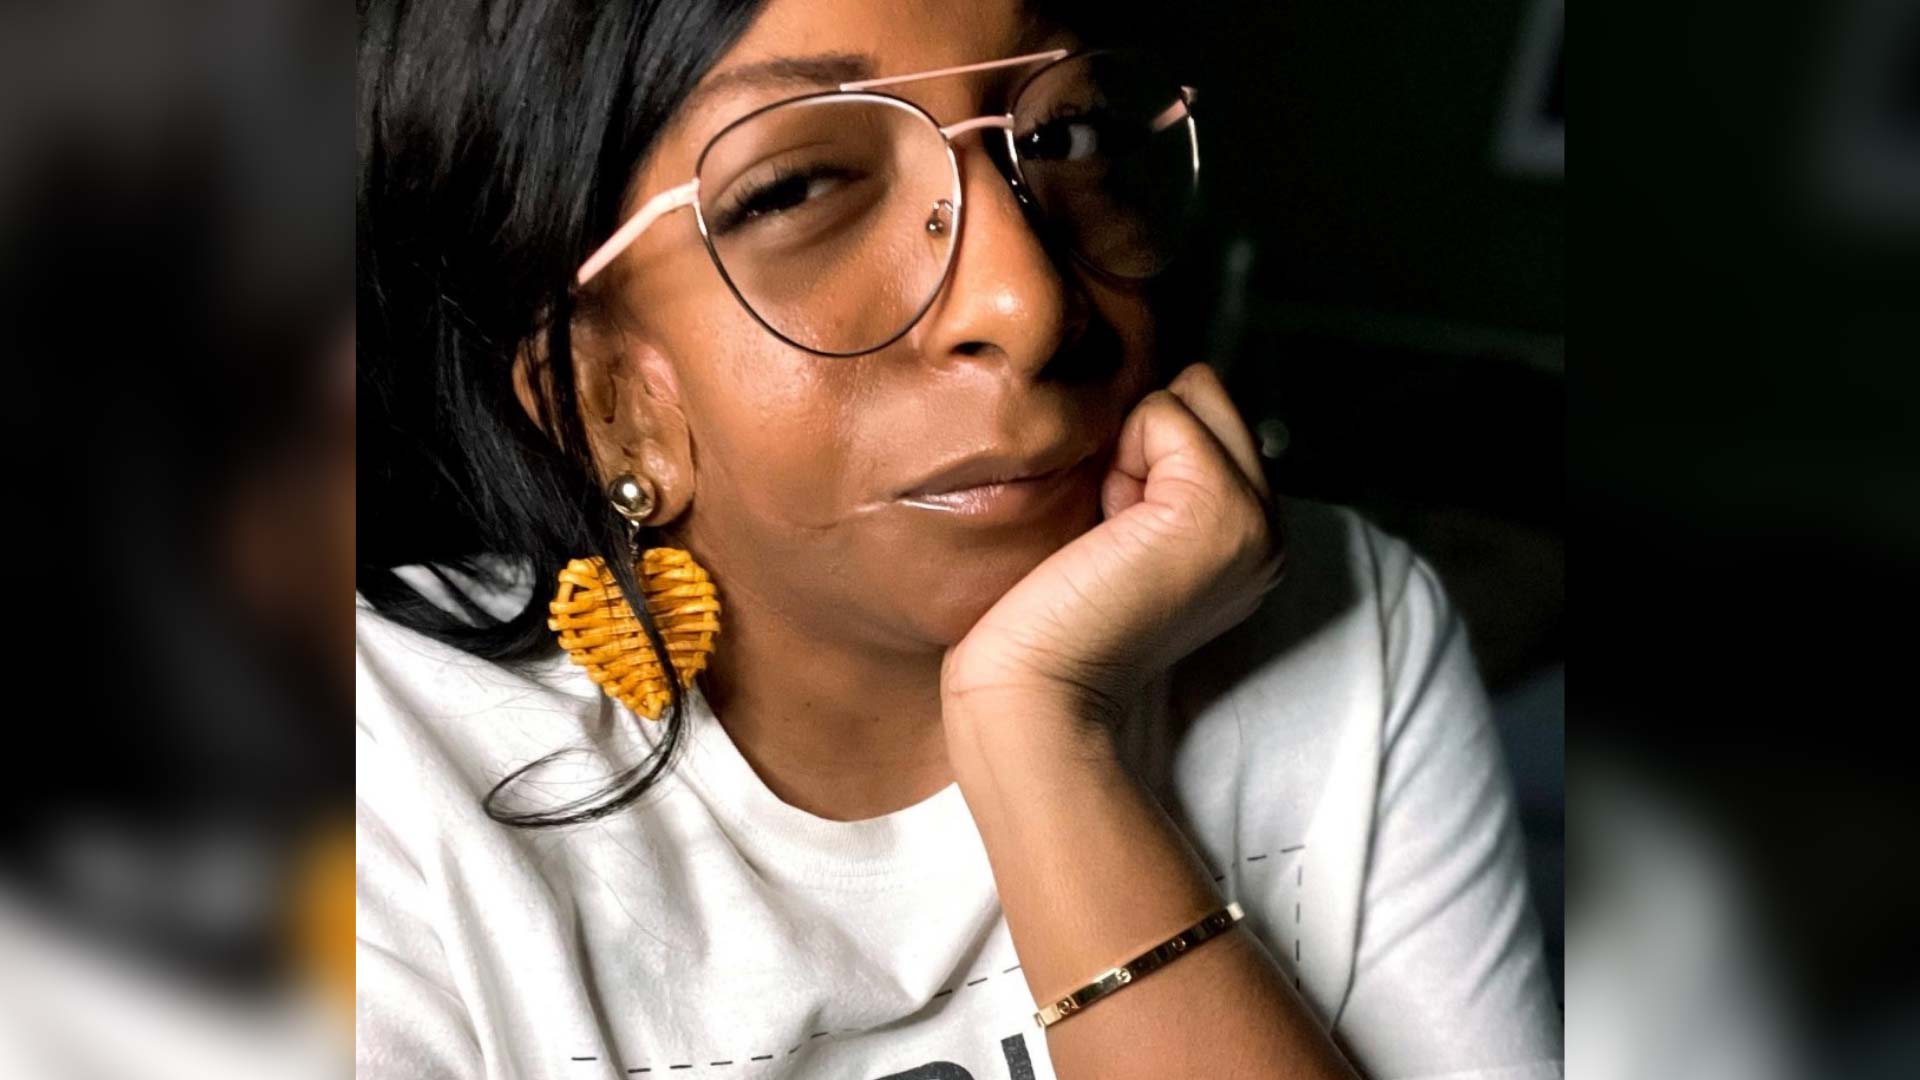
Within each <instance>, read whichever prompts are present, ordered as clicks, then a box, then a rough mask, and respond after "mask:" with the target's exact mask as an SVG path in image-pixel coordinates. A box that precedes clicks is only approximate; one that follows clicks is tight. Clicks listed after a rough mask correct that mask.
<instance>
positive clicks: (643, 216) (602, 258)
mask: <svg viewBox="0 0 1920 1080" xmlns="http://www.w3.org/2000/svg"><path fill="white" fill-rule="evenodd" d="M699 197H700V178H699V177H694V178H693V179H692V180H689V181H687V182H686V183H684V184H681V185H680V186H679V187H671V188H668V189H667V190H665V191H663V192H661V193H660V194H658V195H655V196H654V197H653V198H651V199H648V200H647V201H646V203H645V204H643V205H642V206H641V207H640V209H639V210H637V211H635V212H634V215H633V216H632V217H630V218H628V219H627V220H626V223H625V224H623V225H621V226H620V229H619V231H618V232H615V233H614V234H613V235H612V236H611V237H608V238H607V242H606V243H604V244H601V245H600V247H599V249H598V250H596V251H595V252H594V253H593V254H592V255H589V256H588V257H587V261H586V262H583V263H581V264H580V271H579V273H577V274H575V275H574V285H575V286H580V285H585V284H586V283H587V282H589V281H591V280H593V277H594V275H596V274H598V273H599V272H600V271H602V270H605V269H606V268H607V264H609V263H611V262H613V260H615V259H617V258H619V257H620V253H621V252H623V251H625V250H627V248H628V247H630V246H632V244H633V242H634V241H635V240H638V239H640V234H641V233H643V232H646V231H647V227H648V226H650V225H652V224H653V223H654V222H656V221H658V220H660V218H661V217H663V216H665V215H666V214H668V213H670V212H672V211H674V210H678V209H680V208H681V207H683V206H692V205H693V203H694V200H695V199H697V198H699Z"/></svg>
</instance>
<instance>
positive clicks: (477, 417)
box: [355, 0, 759, 827]
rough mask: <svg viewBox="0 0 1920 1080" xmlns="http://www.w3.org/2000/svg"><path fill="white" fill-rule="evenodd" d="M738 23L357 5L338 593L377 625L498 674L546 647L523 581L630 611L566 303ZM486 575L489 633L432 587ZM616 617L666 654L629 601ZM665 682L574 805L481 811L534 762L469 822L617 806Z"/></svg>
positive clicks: (747, 1)
mask: <svg viewBox="0 0 1920 1080" xmlns="http://www.w3.org/2000/svg"><path fill="white" fill-rule="evenodd" d="M758 7H759V2H758V0H636V2H620V3H605V2H602V0H509V2H498V3H477V2H474V0H412V2H409V0H361V3H360V5H359V19H360V40H359V60H358V72H357V87H356V90H357V102H356V110H355V111H356V121H357V130H356V133H355V135H356V150H357V175H356V177H355V191H356V206H355V210H356V248H357V250H356V259H357V263H358V266H357V271H358V272H357V299H358V308H359V310H358V313H357V314H358V323H359V334H358V341H357V350H358V357H357V359H358V376H357V380H358V392H359V424H358V429H359V435H358V438H359V447H358V452H359V462H360V467H359V478H360V479H359V484H360V489H359V536H358V540H359V550H358V567H357V574H356V586H357V588H358V591H359V593H360V595H361V596H363V597H364V598H365V599H366V600H367V602H368V603H370V604H371V605H372V606H373V607H374V608H375V609H377V610H378V611H379V612H380V613H381V614H382V615H384V616H385V617H387V618H389V619H392V620H393V621H395V622H397V623H400V624H402V625H404V626H407V627H409V628H411V629H413V630H416V631H418V632H420V633H422V634H426V635H428V636H430V637H433V638H435V639H438V640H439V641H442V642H446V643H448V644H451V645H454V646H456V647H458V648H460V649H463V650H465V651H467V652H469V653H472V654H474V655H476V656H480V657H483V658H486V659H490V660H499V661H511V660H518V659H527V658H532V657H536V656H539V655H541V654H548V653H551V652H552V651H553V650H555V649H556V648H557V644H556V642H555V640H554V637H553V635H552V634H551V632H550V631H549V630H548V629H547V625H546V616H547V612H546V603H547V596H546V592H547V590H545V589H543V588H542V587H541V583H550V582H552V581H554V580H555V576H556V575H557V574H558V573H559V571H560V569H561V567H563V566H565V565H566V563H567V561H568V560H569V559H573V558H582V557H586V556H589V555H599V556H601V557H602V558H604V559H605V560H606V562H607V564H608V566H609V567H611V568H612V570H613V572H614V574H615V576H616V578H617V580H618V581H619V584H620V587H621V589H622V591H623V592H624V593H625V594H626V595H628V596H640V595H642V594H641V592H640V590H639V587H638V582H637V581H636V580H635V574H634V569H633V565H632V562H631V559H630V558H629V557H627V552H628V550H629V549H628V543H627V532H626V524H625V522H624V521H622V520H621V519H620V518H619V517H618V516H617V515H615V514H614V513H613V511H612V510H611V508H610V506H609V504H608V502H607V500H606V497H605V495H604V493H603V492H602V491H601V490H600V487H599V482H598V479H597V476H598V473H597V470H596V468H595V466H594V463H593V461H592V458H591V455H590V452H589V450H588V445H587V439H586V431H585V426H584V422H583V421H582V419H581V417H580V415H579V409H578V405H577V401H578V398H577V393H576V388H575V385H574V371H573V359H572V357H573V354H572V348H571V342H570V336H569V327H570V325H571V323H572V322H573V319H574V318H575V316H576V314H578V313H579V309H578V308H577V307H576V304H577V303H578V299H577V298H576V297H575V296H573V295H572V294H571V292H570V289H569V286H570V285H571V282H572V276H573V271H574V269H575V268H576V267H577V266H578V265H579V264H580V262H581V261H582V260H583V259H584V258H585V257H586V255H587V253H588V252H590V251H591V250H592V249H593V248H594V247H595V246H597V245H598V244H599V243H600V242H601V241H602V240H604V239H605V238H606V237H607V236H609V235H611V234H612V232H613V230H614V229H615V228H616V227H617V226H618V224H619V216H620V211H621V207H622V205H623V203H624V201H625V198H626V195H627V180H628V178H629V177H631V176H632V175H634V172H635V170H636V169H637V167H638V166H639V164H640V163H641V160H642V159H643V158H644V157H645V155H646V154H647V152H648V150H649V149H650V148H651V146H652V145H653V142H654V139H655V138H656V136H657V135H658V133H659V132H660V130H661V129H662V128H663V127H664V126H665V124H666V122H667V119H668V118H669V116H671V114H672V113H673V111H674V109H675V108H676V107H677V106H678V105H679V103H680V101H681V100H682V99H683V98H684V97H685V96H686V95H687V94H688V93H689V92H690V91H691V90H692V88H693V86H694V84H695V83H696V82H697V81H698V80H699V79H700V77H701V76H702V75H703V74H704V73H705V72H706V71H707V70H708V69H709V68H710V67H711V66H712V64H713V63H714V62H715V61H716V60H717V59H718V58H719V57H720V56H721V55H722V54H723V53H724V52H725V51H726V49H727V48H728V47H729V46H730V45H731V44H732V43H733V42H734V41H735V40H736V39H737V38H738V37H739V35H740V34H741V33H742V32H743V31H744V30H745V29H746V27H747V26H748V24H749V23H751V22H752V20H753V18H754V15H755V14H756V12H757V9H758ZM529 343H538V344H539V345H540V346H541V348H542V349H543V351H544V353H545V358H546V363H545V365H544V367H545V369H546V375H547V379H548V382H549V387H550V393H549V394H548V395H543V396H542V398H543V400H542V401H541V402H540V412H541V417H540V420H539V422H538V423H536V422H535V421H534V420H533V419H532V418H530V417H529V416H528V415H527V414H526V412H525V410H523V409H522V408H521V406H520V404H519V401H518V399H517V397H516V396H515V394H514V390H513V378H512V369H513V364H514V360H515V357H516V356H517V355H519V353H520V352H521V350H522V349H523V348H524V347H526V346H527V345H528V344H529ZM535 381H536V382H538V381H539V380H537V379H536V380H535ZM543 428H544V430H543ZM549 433H551V434H549ZM646 539H647V537H645V536H643V537H642V541H643V543H644V542H645V541H646ZM500 556H505V557H507V560H509V561H507V562H503V561H502V560H501V558H499V557H500ZM402 566H419V567H423V568H425V569H426V570H427V571H428V572H430V573H432V574H435V575H437V576H438V577H439V578H440V580H441V582H442V583H443V584H445V585H447V586H448V588H447V592H448V594H449V595H450V596H451V597H452V598H453V601H454V603H455V604H456V605H457V606H458V607H459V608H460V609H461V610H459V611H454V610H449V609H446V608H442V607H440V606H438V605H437V604H435V603H434V602H432V601H430V600H428V599H427V598H426V597H425V596H423V595H422V594H421V593H420V592H419V591H417V590H416V589H415V588H413V587H412V586H411V585H409V584H408V583H407V582H406V581H405V580H403V579H402V578H401V577H400V576H399V575H397V574H396V573H395V569H396V568H397V567H402ZM508 567H511V568H512V569H514V570H515V571H524V570H527V569H530V570H531V572H532V575H533V581H534V590H533V595H532V597H530V598H529V600H528V602H527V604H526V606H525V608H524V609H523V610H521V611H519V612H517V613H515V614H513V615H512V616H511V617H507V618H500V617H497V616H495V615H494V614H491V613H489V611H488V610H487V609H486V608H484V607H482V606H481V605H479V604H477V603H475V602H474V601H473V599H471V598H470V597H469V596H468V594H467V592H466V591H465V589H463V588H462V587H460V585H459V584H458V583H456V581H455V580H454V578H453V577H452V576H451V574H453V573H457V574H460V575H464V576H465V577H467V578H468V579H470V580H473V581H477V582H480V583H481V584H482V585H483V586H486V587H494V588H504V587H506V586H507V585H508V584H509V582H508V580H507V579H506V577H505V576H504V575H503V568H508ZM450 572H451V573H450ZM634 606H635V610H636V613H637V614H638V615H639V617H640V620H641V623H642V625H643V627H644V629H645V630H646V634H647V640H648V641H650V642H652V643H653V647H654V650H655V653H656V655H659V656H662V657H665V656H667V655H668V654H667V650H666V648H665V645H664V643H663V642H662V640H661V638H660V633H659V630H658V628H657V627H656V626H655V625H654V622H653V619H652V618H651V617H650V616H649V615H648V613H647V611H646V606H645V605H644V604H636V605H634ZM669 662H670V661H669ZM667 682H668V685H669V687H670V688H671V690H672V695H673V698H672V702H671V705H670V707H669V709H668V711H667V713H666V715H665V716H664V718H663V720H664V723H665V731H664V734H663V737H662V739H661V740H660V743H659V745H658V747H657V748H656V749H655V751H654V752H653V753H651V754H649V755H648V756H647V758H646V759H645V760H643V761H641V762H639V763H637V764H634V765H632V766H630V767H628V768H626V769H624V770H623V771H621V772H620V773H619V774H618V775H617V776H615V777H614V778H613V779H612V781H611V782H610V783H609V784H608V785H607V786H606V787H604V788H602V789H601V790H599V791H597V792H594V793H592V794H590V795H588V796H586V797H584V798H581V799H576V800H572V801H570V802H567V803H564V804H562V805H560V806H557V807H552V808H549V809H545V810H541V811H537V812H527V813H522V812H512V811H507V810H504V809H502V808H501V807H500V805H499V798H500V796H501V794H502V793H503V791H505V790H506V789H507V788H508V787H509V786H510V785H511V784H512V783H513V782H514V781H515V780H516V779H518V778H519V777H520V776H522V775H524V774H525V773H526V772H527V771H529V770H531V769H534V768H537V767H539V766H540V765H542V764H544V763H545V762H546V761H548V760H551V758H552V756H553V755H550V756H549V757H548V758H543V759H541V760H540V761H535V762H533V763H531V764H529V765H526V766H523V767H521V768H520V769H517V770H515V771H514V772H512V773H510V774H509V775H508V776H506V777H505V778H504V779H502V780H501V781H500V782H499V783H498V784H497V785H495V787H494V788H493V790H492V791H491V792H489V793H488V795H487V797H486V801H485V805H486V810H487V813H488V814H489V815H490V816H492V817H493V818H494V820H496V821H500V822H502V823H504V824H508V825H515V826H522V827H541V826H553V825H568V824H575V823H579V822H585V821H591V820H594V819H596V818H599V817H604V816H606V815H607V814H610V813H613V812H614V811H616V810H619V809H620V808H622V807H624V806H626V805H628V804H629V803H631V802H633V800H635V799H637V798H639V797H640V796H641V795H642V794H643V793H645V791H646V790H647V789H648V788H649V787H651V786H652V784H653V783H654V781H655V780H656V779H657V778H658V777H659V776H660V775H661V774H662V773H663V772H665V771H666V770H667V769H668V768H670V767H671V764H672V760H673V757H674V752H675V749H676V747H677V746H678V745H679V744H680V742H681V737H682V732H683V729H684V724H685V709H686V706H685V697H684V695H683V693H682V691H681V687H680V685H679V682H678V680H677V679H671V678H670V679H668V680H667ZM557 753H565V751H558V752H557Z"/></svg>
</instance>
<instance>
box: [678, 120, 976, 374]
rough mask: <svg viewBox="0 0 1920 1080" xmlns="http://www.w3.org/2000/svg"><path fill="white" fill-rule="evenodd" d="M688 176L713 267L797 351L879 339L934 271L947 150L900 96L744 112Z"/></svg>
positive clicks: (949, 183) (896, 326)
mask: <svg viewBox="0 0 1920 1080" xmlns="http://www.w3.org/2000/svg"><path fill="white" fill-rule="evenodd" d="M699 177H700V212H701V218H702V220H703V221H704V222H705V223H706V230H707V241H708V243H709V244H710V245H712V248H713V253H714V256H715V258H716V259H717V261H718V262H719V264H720V268H721V271H722V273H724V274H725V275H726V277H727V280H728V281H729V282H730V283H732V285H733V288H734V291H735V292H737V293H738V294H739V295H740V299H741V300H742V301H743V302H745V304H746V305H747V307H748V308H749V309H750V310H751V311H752V312H753V313H754V314H755V315H756V316H757V317H758V318H759V319H760V320H761V321H762V322H764V323H766V325H767V326H768V328H770V329H771V330H773V331H774V332H775V333H777V334H779V335H780V336H782V337H784V338H786V339H787V340H789V341H791V342H793V343H794V344H796V345H800V346H801V347H803V348H808V349H812V350H815V351H817V352H824V353H842V354H853V353H859V352H866V351H869V350H871V349H875V348H878V347H879V346H881V345H884V344H886V343H887V342H889V341H891V340H893V339H894V338H896V337H898V336H899V335H900V334H901V333H902V332H903V331H905V330H906V328H907V327H908V326H910V325H912V324H913V322H914V320H915V319H916V318H918V316H919V315H920V313H921V311H922V309H924V308H925V307H926V305H927V304H928V303H929V302H930V301H931V300H932V298H933V295H934V293H935V292H936V291H938V289H939V286H940V282H941V279H942V278H943V277H945V275H946V268H947V262H948V260H949V259H950V258H951V257H952V254H953V245H954V233H955V225H956V224H957V222H956V221H955V219H954V215H955V212H956V211H955V207H956V206H957V205H958V203H959V199H960V196H959V191H958V182H957V177H956V176H955V173H954V166H953V159H952V157H951V156H949V154H948V153H947V147H946V140H945V139H944V138H942V137H941V135H940V132H939V130H938V129H937V128H936V127H934V125H933V124H932V123H931V122H930V121H928V120H927V119H926V117H924V116H922V115H921V114H920V113H918V112H915V111H914V110H913V109H912V108H910V107H908V106H906V105H904V104H901V103H898V102H888V101H887V100H885V99H881V98H847V97H831V98H820V99H815V100H801V101H795V102H789V103H786V104H783V105H780V106H777V107H775V108H772V109H769V110H767V111H765V112H761V113H756V114H753V115H752V116H749V117H748V118H746V119H745V120H742V121H740V122H739V123H737V124H735V125H734V126H733V127H731V128H728V129H727V130H725V131H723V132H722V133H721V134H720V136H719V137H718V138H717V139H716V140H715V141H714V142H713V144H712V145H711V146H710V147H709V148H708V150H707V152H706V154H705V156H704V157H702V158H701V162H700V169H699Z"/></svg>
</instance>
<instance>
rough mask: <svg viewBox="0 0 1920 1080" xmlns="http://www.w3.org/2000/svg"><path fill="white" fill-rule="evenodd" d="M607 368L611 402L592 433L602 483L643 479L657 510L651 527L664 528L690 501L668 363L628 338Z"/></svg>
mask: <svg viewBox="0 0 1920 1080" xmlns="http://www.w3.org/2000/svg"><path fill="white" fill-rule="evenodd" d="M624 346H625V347H624V349H623V350H622V352H621V353H620V354H619V355H618V356H617V357H612V358H610V359H611V360H612V363H611V365H610V368H609V369H607V370H609V371H610V375H609V377H607V378H606V381H605V385H606V386H607V387H608V388H609V391H610V394H611V397H612V401H611V402H610V414H609V419H608V421H607V422H606V423H605V424H603V425H600V426H598V427H597V429H596V430H595V432H594V435H595V436H596V441H601V440H602V439H604V441H603V442H602V444H601V445H597V446H596V447H595V455H596V458H597V460H599V461H601V462H602V463H604V464H603V466H602V468H603V471H604V472H605V474H606V475H603V476H602V477H601V482H602V483H603V484H604V483H607V482H610V481H611V480H612V478H613V477H614V476H617V475H619V474H620V473H623V472H632V473H637V474H640V475H643V476H645V477H646V478H647V479H648V480H649V481H651V482H652V483H653V485H654V488H655V491H656V492H657V494H658V499H659V501H658V505H657V507H656V509H655V510H654V513H653V516H652V520H651V522H650V523H651V524H653V525H656V526H658V525H665V524H667V523H669V522H671V521H673V520H675V519H676V518H678V517H679V516H680V515H681V514H683V513H685V512H686V509H687V507H688V505H689V504H690V503H691V502H692V501H693V445H692V436H691V433H690V432H689V430H688V426H687V418H686V414H685V413H684V412H683V411H682V409H681V397H680V384H679V379H678V376H677V375H676V373H675V372H674V369H673V364H672V362H671V361H670V360H669V359H668V358H667V357H666V356H665V355H664V354H663V353H661V351H660V350H659V349H658V348H656V347H654V346H653V345H651V344H649V343H646V342H642V341H637V340H633V339H631V338H629V339H628V340H627V341H626V342H625V343H624Z"/></svg>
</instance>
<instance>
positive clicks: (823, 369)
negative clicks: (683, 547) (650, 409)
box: [682, 323, 855, 544]
mask: <svg viewBox="0 0 1920 1080" xmlns="http://www.w3.org/2000/svg"><path fill="white" fill-rule="evenodd" d="M714 331H715V332H714V333H711V334H708V335H705V336H704V337H703V342H704V344H702V345H696V346H693V347H694V348H697V349H700V350H702V351H699V352H692V353H687V352H683V353H682V355H685V356H690V357H691V358H692V363H691V364H687V365H683V368H685V367H693V368H696V369H697V370H698V372H699V374H698V375H697V376H695V377H694V378H693V379H691V380H689V381H688V383H687V384H686V385H685V386H684V387H683V391H684V393H685V394H686V399H687V400H686V402H685V406H686V412H687V425H688V431H689V434H690V436H691V438H692V442H693V456H694V469H695V488H694V509H695V512H696V513H701V514H704V515H706V516H710V517H713V518H715V519H716V520H720V519H724V520H725V521H726V522H727V523H728V525H729V526H730V527H731V528H733V529H735V530H742V531H743V532H744V533H745V534H748V535H751V534H758V533H767V534H772V535H768V536H766V537H765V540H764V541H763V544H778V543H780V542H782V541H784V540H788V539H801V536H800V535H796V534H805V533H812V532H817V531H818V530H822V529H826V528H829V527H831V526H832V525H833V524H834V523H835V522H836V521H838V520H839V519H840V518H841V516H842V512H843V504H844V502H845V499H846V493H845V492H844V491H843V490H841V489H842V483H843V480H844V478H845V477H847V476H849V475H850V474H851V473H852V472H853V470H852V469H851V468H850V466H851V464H852V461H853V459H854V457H855V453H854V450H853V445H854V441H855V429H854V425H853V423H852V417H851V416H850V414H849V413H850V410H849V409H848V408H847V406H846V394H847V391H846V390H845V389H844V388H842V387H840V386H838V385H836V383H837V382H838V381H842V380H841V379H840V378H838V377H837V374H836V372H835V371H834V369H833V368H832V367H831V365H830V364H823V363H822V362H821V361H820V360H818V359H815V358H812V357H808V356H805V355H801V354H797V353H795V352H794V351H792V350H788V349H786V348H784V347H783V346H781V345H780V344H779V343H778V342H776V341H774V340H773V339H772V338H771V337H770V336H769V335H768V334H767V333H766V332H765V331H763V330H761V329H760V327H759V326H758V325H757V324H752V323H749V325H748V326H747V327H740V326H738V325H716V326H715V327H714Z"/></svg>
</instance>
